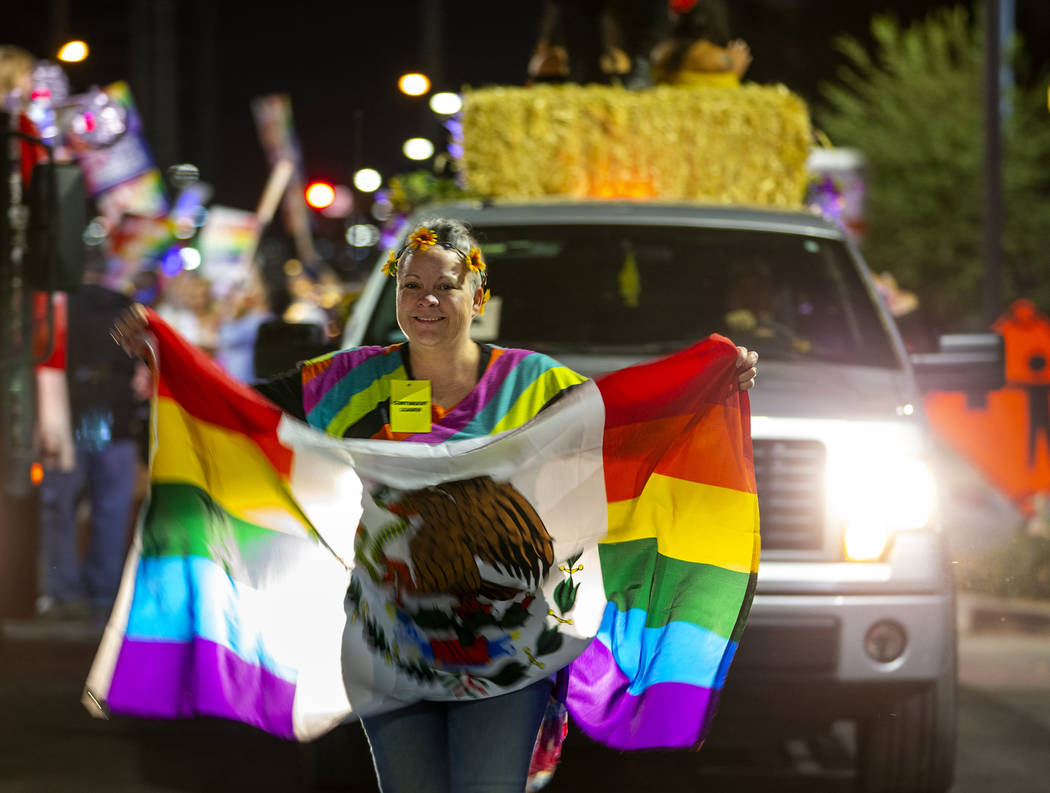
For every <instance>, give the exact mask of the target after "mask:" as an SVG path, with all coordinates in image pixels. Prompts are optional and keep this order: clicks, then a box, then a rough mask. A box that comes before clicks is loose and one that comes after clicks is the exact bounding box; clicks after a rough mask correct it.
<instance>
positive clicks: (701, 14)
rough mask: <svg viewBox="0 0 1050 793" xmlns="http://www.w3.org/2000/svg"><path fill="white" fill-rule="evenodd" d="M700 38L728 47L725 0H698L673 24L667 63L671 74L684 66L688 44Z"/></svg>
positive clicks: (727, 10)
mask: <svg viewBox="0 0 1050 793" xmlns="http://www.w3.org/2000/svg"><path fill="white" fill-rule="evenodd" d="M701 39H703V40H706V41H710V42H711V43H712V44H714V45H716V46H719V47H725V46H726V45H727V44H729V8H728V6H727V5H726V3H725V0H697V3H696V5H694V6H693V7H692V8H691V9H690V10H689V11H687V12H686V13H684V14H682V15H680V16H679V17H678V18H677V19H676V20H675V21H674V24H673V26H672V27H671V43H672V47H671V54H670V55H668V56H667V65H666V67H665V69H666V71H667V73H668V74H674V73H675V72H677V71H678V70H679V69H681V68H682V63H683V62H684V61H685V56H686V54H687V53H688V52H689V48H690V47H691V46H693V44H695V43H696V42H698V41H700V40H701Z"/></svg>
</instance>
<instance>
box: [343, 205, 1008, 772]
mask: <svg viewBox="0 0 1050 793" xmlns="http://www.w3.org/2000/svg"><path fill="white" fill-rule="evenodd" d="M424 217H455V218H458V219H460V220H463V221H465V222H466V223H468V224H469V225H471V226H472V227H473V229H474V231H475V232H476V234H477V236H478V237H479V239H480V241H481V243H482V248H483V252H484V255H485V258H486V260H487V261H488V262H489V267H490V270H489V272H490V284H489V285H490V287H491V290H492V300H491V302H490V304H489V306H488V310H487V311H486V313H485V315H484V317H482V318H480V319H479V320H478V321H477V322H476V325H475V328H474V331H475V337H476V338H478V339H480V340H485V341H490V342H493V343H496V344H502V345H506V346H514V347H526V348H529V349H533V350H539V351H542V352H545V353H548V354H550V355H552V356H554V357H555V358H557V359H559V360H560V361H562V362H563V363H565V364H566V365H567V366H569V367H571V368H573V369H576V370H577V371H579V372H582V373H584V374H587V375H596V374H599V373H601V372H606V371H611V370H614V369H618V368H621V367H624V366H628V365H630V364H633V363H636V362H639V361H642V360H645V359H649V358H653V357H658V356H662V355H665V354H669V353H671V352H673V351H675V350H677V349H680V348H682V347H684V346H686V345H688V344H691V343H692V342H694V341H696V340H697V339H700V338H702V337H704V336H706V335H708V334H710V333H713V332H718V333H723V334H725V335H727V336H729V337H730V338H731V339H733V340H734V341H735V342H736V343H738V344H743V345H746V346H748V347H750V348H752V349H755V350H758V351H759V353H760V354H761V362H760V374H759V379H758V386H757V388H756V389H755V390H754V391H752V392H751V404H752V415H753V418H752V437H753V443H754V461H755V471H756V476H757V481H758V495H759V504H760V509H761V520H762V532H761V533H762V558H761V564H760V566H759V571H758V588H757V594H756V597H755V600H754V606H753V609H752V612H751V618H750V622H749V624H748V627H747V629H746V630H745V632H744V635H743V639H742V641H741V645H740V650H739V653H738V654H737V657H736V660H735V662H734V664H733V668H732V670H731V672H730V675H729V680H728V683H727V685H726V689H725V693H724V696H723V699H722V705H721V707H720V710H719V715H718V717H717V719H716V722H715V727H714V734H715V735H718V736H721V735H723V734H725V735H731V734H732V733H733V732H734V730H736V728H737V726H739V725H741V724H745V725H746V733H747V734H749V735H754V734H756V732H758V731H771V732H774V733H777V734H782V735H784V736H805V735H808V734H813V733H816V732H819V731H822V730H826V729H828V728H829V726H830V725H831V724H832V723H834V722H837V721H842V720H851V721H854V722H855V723H856V725H857V730H856V740H857V763H858V781H859V782H860V787H861V789H863V790H865V791H871V792H875V791H879V792H881V791H891V790H892V791H912V792H914V793H918V792H919V791H922V792H923V793H938V792H940V793H943V791H946V790H947V789H948V788H949V787H950V785H951V781H952V769H953V765H954V754H955V684H956V675H955V670H956V650H955V648H956V642H955V627H954V626H955V619H954V617H955V610H954V590H953V580H952V574H951V567H950V564H949V561H948V557H947V554H946V550H945V537H944V528H943V527H942V525H941V521H940V518H939V512H938V509H937V492H936V486H935V481H934V473H933V471H932V469H931V464H930V445H929V437H928V431H927V426H926V422H925V419H924V416H923V410H922V403H921V401H920V396H921V390H920V387H940V388H951V389H962V390H967V389H969V390H975V391H979V390H986V389H988V388H993V387H997V385H998V384H999V382H1001V378H1002V346H1001V340H1000V339H999V338H998V337H997V336H994V335H975V336H946V337H943V338H942V339H941V342H942V352H940V353H934V354H927V355H923V356H911V357H909V355H908V354H907V353H906V351H905V348H904V346H903V344H902V342H901V338H900V335H899V333H898V331H897V329H896V327H895V326H894V322H893V319H892V318H891V316H890V315H889V313H888V312H887V311H886V310H885V308H884V306H883V304H882V302H881V301H880V300H879V299H878V297H877V293H876V291H875V288H874V285H873V282H872V279H871V276H870V274H869V272H868V270H867V268H866V266H865V264H864V262H863V261H862V259H861V257H860V256H859V254H858V252H857V251H856V250H855V249H854V248H853V247H852V246H851V245H850V244H849V242H848V241H847V240H846V238H845V237H844V235H843V233H842V232H841V231H840V230H839V229H838V228H837V227H836V226H835V225H833V224H831V223H829V222H827V221H825V220H823V219H821V218H818V217H816V216H814V215H811V214H806V213H801V212H780V211H767V210H758V209H736V208H727V207H705V206H697V205H673V204H659V203H652V202H638V203H633V202H594V203H586V202H577V201H563V202H552V203H544V204H538V203H521V204H513V203H506V204H501V203H485V204H481V203H477V204H473V203H464V204H447V205H441V206H433V207H430V208H428V210H427V211H426V212H425V213H422V214H421V215H420V216H419V217H417V218H413V219H412V221H411V222H410V224H409V228H412V227H414V225H415V223H416V222H417V221H418V220H419V219H421V218H424ZM384 260H385V253H384V255H383V256H381V257H380V259H379V261H380V263H381V262H382V261H384ZM403 338H404V337H403V336H402V335H401V332H400V330H399V329H398V327H397V324H396V322H395V319H394V282H393V280H392V279H390V278H387V277H385V276H383V275H382V274H381V273H380V272H379V268H378V265H377V268H376V271H375V272H374V273H373V274H372V276H371V278H370V279H369V281H368V282H367V284H366V286H365V288H364V290H363V292H362V294H361V296H360V298H359V299H358V301H357V303H356V305H355V308H354V311H353V314H352V316H351V318H350V320H349V322H348V324H347V327H346V332H345V335H344V339H343V341H344V343H345V344H346V345H360V344H391V343H393V342H395V341H400V340H402V339H403ZM742 732H743V731H742Z"/></svg>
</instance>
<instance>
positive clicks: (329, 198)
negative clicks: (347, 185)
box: [306, 182, 335, 209]
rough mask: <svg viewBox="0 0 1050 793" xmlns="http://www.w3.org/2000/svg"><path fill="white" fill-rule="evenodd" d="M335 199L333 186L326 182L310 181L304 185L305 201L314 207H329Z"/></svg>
mask: <svg viewBox="0 0 1050 793" xmlns="http://www.w3.org/2000/svg"><path fill="white" fill-rule="evenodd" d="M333 201H335V188H334V187H332V185H331V184H329V183H328V182H310V184H308V185H307V186H306V203H307V204H309V205H310V206H312V207H313V208H314V209H324V208H325V207H330V206H331V205H332V202H333Z"/></svg>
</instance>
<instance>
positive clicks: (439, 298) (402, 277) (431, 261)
mask: <svg viewBox="0 0 1050 793" xmlns="http://www.w3.org/2000/svg"><path fill="white" fill-rule="evenodd" d="M481 299H482V292H481V290H480V289H473V290H472V289H471V279H470V278H468V277H467V267H466V265H465V264H464V263H463V260H462V259H461V258H460V257H459V256H458V255H457V254H456V253H454V252H453V251H450V250H448V249H447V248H442V247H441V246H439V245H432V246H431V247H429V248H427V249H426V250H425V251H411V252H410V253H409V254H408V255H407V256H406V257H405V259H404V260H403V261H402V262H401V264H400V266H399V267H398V273H397V324H398V325H399V326H400V328H401V330H402V331H403V332H404V334H405V335H406V336H408V340H409V341H410V342H411V343H412V344H416V345H419V346H422V347H435V348H440V347H449V348H453V347H455V346H456V345H458V344H461V343H463V342H464V341H465V340H467V339H469V338H470V322H471V320H472V319H473V318H474V316H475V315H476V314H477V312H478V310H479V309H480V308H481Z"/></svg>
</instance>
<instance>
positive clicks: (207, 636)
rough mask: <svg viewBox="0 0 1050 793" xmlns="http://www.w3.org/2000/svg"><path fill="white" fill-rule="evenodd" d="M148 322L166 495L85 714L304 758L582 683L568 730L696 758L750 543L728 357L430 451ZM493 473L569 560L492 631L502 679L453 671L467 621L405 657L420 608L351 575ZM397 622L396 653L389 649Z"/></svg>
mask: <svg viewBox="0 0 1050 793" xmlns="http://www.w3.org/2000/svg"><path fill="white" fill-rule="evenodd" d="M150 321H151V329H152V330H153V332H154V334H155V336H156V339H157V350H156V354H157V369H156V372H157V382H158V393H157V396H156V399H155V401H154V418H155V422H156V438H155V442H154V445H153V449H152V450H151V454H152V464H151V474H150V479H151V491H150V499H149V503H148V506H147V507H146V509H145V510H144V512H143V515H142V516H141V517H140V525H139V528H138V531H137V532H136V538H135V542H134V544H133V547H132V550H131V553H130V556H129V559H128V561H127V564H126V567H125V576H124V581H123V582H122V586H121V592H120V595H119V596H118V602H117V604H116V606H115V608H114V611H113V615H112V616H111V619H110V622H109V625H108V626H107V628H106V631H105V634H104V636H103V640H102V644H101V646H100V648H99V652H98V654H97V656H96V659H95V663H94V664H93V666H92V669H91V671H90V673H89V676H88V680H87V685H86V688H85V694H84V703H85V705H86V706H88V708H89V710H91V711H92V713H94V714H95V715H105V713H106V712H107V711H113V712H118V713H124V714H129V715H136V716H145V717H157V718H181V717H189V716H196V715H206V716H220V717H225V718H231V719H237V720H240V721H243V722H246V723H249V724H253V725H255V726H258V727H260V728H262V729H264V730H266V731H268V732H270V733H273V734H275V735H279V736H282V737H286V738H295V739H298V740H310V739H312V738H315V737H317V736H318V735H320V734H322V733H323V732H325V731H326V730H328V729H330V728H331V727H332V726H334V725H335V724H336V723H338V722H339V721H340V720H343V719H345V718H347V717H349V716H351V715H362V714H364V715H367V714H368V713H371V712H380V711H381V710H384V709H389V708H391V707H397V706H399V705H404V704H407V703H408V702H411V701H413V699H419V698H423V697H430V698H438V699H460V698H466V697H477V696H488V695H494V694H498V693H501V692H502V691H507V690H513V688H517V687H520V686H521V685H525V684H527V683H528V682H530V681H532V680H536V679H539V678H541V677H546V676H549V675H550V674H552V673H553V672H555V671H557V670H558V669H559V668H563V667H567V668H568V669H569V683H568V702H567V704H568V707H569V711H570V712H571V714H572V716H573V718H574V719H575V720H576V722H577V723H578V724H579V726H580V727H581V728H582V729H583V730H584V731H585V732H587V733H588V734H589V735H591V736H592V737H594V738H596V739H598V740H600V741H602V742H603V743H606V744H608V745H610V746H614V747H617V748H649V747H684V746H695V745H697V744H698V743H699V742H701V741H702V740H703V737H704V734H705V732H706V730H707V728H708V726H709V725H710V721H711V718H712V716H713V714H714V710H715V707H716V704H717V699H718V696H717V695H718V691H719V690H720V688H721V686H722V684H723V682H724V680H725V675H726V672H727V670H728V668H729V664H730V662H731V660H732V657H733V654H734V652H735V649H736V644H737V641H738V640H739V637H740V633H741V631H742V629H743V626H744V623H745V621H746V618H747V614H748V610H749V607H750V603H751V598H752V593H753V588H754V580H755V570H756V568H757V562H758V550H759V544H758V502H757V498H756V495H755V486H754V473H753V467H752V463H751V446H750V427H749V409H748V401H747V397H746V395H744V394H741V392H740V391H739V390H738V389H737V388H736V386H735V383H734V382H733V381H734V379H735V358H736V351H735V349H734V348H733V346H732V344H731V343H729V342H728V340H726V339H722V338H720V337H712V338H711V339H708V340H706V341H704V342H701V343H699V344H697V345H695V346H694V347H692V348H690V349H688V350H685V351H683V352H682V353H679V354H678V355H675V356H672V357H670V358H667V359H663V360H661V361H657V362H655V363H652V364H647V365H643V366H638V367H633V368H630V369H626V370H622V371H620V372H616V373H614V374H612V375H609V376H607V377H604V378H602V379H600V380H599V381H597V383H595V382H593V381H587V382H584V383H581V384H580V385H577V386H573V387H572V388H570V389H569V390H568V391H566V392H565V394H564V395H563V397H562V398H561V399H559V400H558V401H556V402H555V403H554V404H553V405H551V406H550V407H548V408H547V409H545V410H543V411H542V412H541V413H540V414H539V415H538V416H537V417H536V418H534V419H532V420H530V421H528V422H527V423H526V424H524V425H523V426H521V427H519V428H518V429H514V430H511V431H508V432H504V433H499V434H497V435H494V436H489V437H481V438H475V439H469V440H462V441H449V442H447V443H444V444H438V445H431V444H422V443H396V442H389V441H373V440H344V439H337V438H332V437H329V436H327V435H324V434H322V433H320V432H317V431H315V430H313V429H311V428H308V427H306V426H305V425H302V424H301V423H300V422H297V421H295V420H294V419H291V418H290V417H288V416H283V415H282V414H281V413H280V411H278V409H277V408H275V407H274V406H272V405H270V404H269V403H268V402H266V401H265V400H264V399H263V398H262V397H260V396H259V395H257V394H256V393H255V392H254V391H252V390H251V389H249V388H247V387H245V386H243V385H240V384H238V383H235V382H234V381H232V380H230V379H229V378H227V377H226V376H225V374H224V373H223V372H222V371H221V370H220V369H219V368H218V367H217V366H216V365H215V364H213V363H212V362H211V361H210V360H209V359H207V358H206V357H205V356H204V355H203V354H201V353H200V352H199V351H197V350H196V349H194V348H192V347H191V346H190V345H188V344H187V343H186V342H185V341H183V340H182V339H181V338H179V337H178V336H177V335H176V334H175V333H174V332H173V331H172V330H171V329H170V328H169V327H168V326H167V325H165V324H164V323H163V322H162V321H160V320H159V319H157V318H156V317H155V315H154V316H151V320H150ZM479 476H484V477H491V479H493V480H495V481H496V482H498V483H501V485H500V486H508V487H510V486H513V488H516V492H517V493H520V494H521V495H522V496H523V497H524V498H525V499H526V500H528V501H529V503H530V504H531V506H532V507H533V508H534V509H535V511H536V513H537V514H538V516H539V517H540V519H541V521H542V524H543V526H545V527H546V528H545V530H547V531H549V533H550V537H551V539H552V543H553V548H554V554H553V556H554V562H553V564H552V565H551V566H550V567H549V572H548V573H547V574H546V575H545V577H544V578H543V580H542V581H540V584H539V586H535V584H533V589H532V590H531V591H530V592H528V593H527V595H528V596H527V597H525V598H524V599H523V600H522V601H521V603H520V606H521V608H520V609H519V612H518V614H517V615H516V616H515V620H514V622H513V624H511V621H510V619H509V617H508V615H509V614H510V612H509V611H508V612H507V614H504V615H503V618H506V619H504V624H500V625H497V624H496V622H498V620H495V618H493V620H490V621H489V622H487V623H485V627H484V628H478V632H479V634H480V635H479V636H478V637H477V638H478V641H479V642H480V644H478V645H477V646H478V647H481V646H484V645H487V647H488V648H489V651H491V652H490V653H487V654H486V657H487V655H488V654H491V656H492V665H491V666H488V667H480V666H465V665H462V664H461V665H460V666H455V665H454V664H453V666H452V667H450V666H449V663H448V660H447V659H448V658H450V657H453V656H454V655H455V654H450V653H449V652H448V651H449V646H448V645H450V644H452V643H454V642H456V641H460V640H459V639H457V631H459V633H458V635H462V634H461V629H462V627H463V626H462V625H459V626H458V629H455V628H454V629H450V631H449V635H448V637H442V636H437V640H434V635H430V636H429V637H424V640H423V642H422V644H421V645H420V647H422V648H423V657H424V658H429V661H426V660H424V661H422V662H420V660H419V659H420V656H419V655H418V654H417V655H416V657H414V658H412V659H410V660H411V662H410V661H409V659H408V656H407V655H406V656H404V657H399V655H398V654H399V653H405V652H406V650H405V647H406V643H407V641H408V639H409V638H411V637H412V636H418V635H419V634H420V630H419V626H412V625H409V624H408V623H409V622H411V620H408V621H407V622H406V621H405V620H403V619H402V617H403V616H405V614H404V613H403V610H407V609H408V606H407V605H406V604H407V603H410V602H411V601H412V597H413V596H414V593H412V592H410V591H405V590H401V589H398V590H397V593H398V597H397V599H396V602H395V600H394V599H390V600H389V601H387V602H386V604H385V607H383V604H382V603H380V602H378V601H376V602H374V603H373V607H372V609H371V612H369V611H368V610H366V609H363V608H362V607H361V605H360V604H361V603H362V602H364V603H365V605H368V603H367V597H368V594H369V588H370V587H371V591H372V592H373V594H374V593H376V592H378V593H380V596H384V595H382V592H383V590H382V587H383V582H382V581H381V580H377V579H375V578H373V579H372V580H369V579H368V578H367V576H366V575H365V573H366V571H364V570H362V567H361V560H359V562H358V563H357V564H355V547H354V545H355V533H357V532H358V526H359V524H361V525H362V526H363V525H365V524H366V523H367V522H368V520H369V517H368V516H369V514H370V513H369V510H372V513H375V511H376V510H377V509H379V507H383V506H384V505H383V504H382V503H381V502H382V501H384V500H389V493H390V490H391V488H401V489H402V491H403V492H406V493H408V495H409V496H413V495H418V494H419V493H422V492H424V491H426V490H433V489H435V488H438V489H440V488H441V487H444V486H447V485H449V484H455V483H460V482H464V481H466V482H471V481H475V480H474V479H471V477H475V478H476V477H479ZM412 488H415V489H414V490H413V489H412ZM397 503H398V502H395V503H394V505H395V507H396V506H397ZM404 503H406V504H407V503H409V502H407V501H405V502H404ZM377 504H378V507H377V506H376V505H377ZM471 506H476V505H471ZM387 514H389V513H387ZM486 514H487V513H486ZM363 515H364V518H363V517H362V516H363ZM371 525H372V527H373V528H374V527H375V526H376V525H378V524H371ZM380 534H382V533H380ZM372 537H377V535H376V534H373V535H372ZM380 547H383V548H384V549H385V551H390V550H392V549H393V548H394V545H386V546H380ZM358 550H360V547H359V548H358ZM384 558H385V557H384ZM363 561H364V562H367V558H366V559H365V560H363ZM373 561H375V560H374V559H373ZM367 572H372V571H367ZM352 581H353V582H354V583H351V582H352ZM362 581H363V583H364V589H365V593H364V601H362V595H361V582H362ZM373 583H376V585H375V586H373ZM348 586H349V587H350V591H349V593H348ZM441 597H443V598H445V599H447V596H446V595H442V596H441ZM351 601H352V602H353V606H354V607H351ZM470 603H472V604H477V601H476V600H471V601H470ZM482 606H483V604H482ZM479 608H480V607H479ZM555 609H557V611H556V610H555ZM419 613H423V609H422V608H421V610H420V611H419V612H417V614H419ZM483 614H487V615H489V616H492V614H491V612H489V611H485V610H484V609H483V608H481V610H480V611H476V612H474V613H472V615H471V618H472V619H478V618H480V616H481V615H483ZM348 615H349V617H350V618H349V619H348ZM426 615H427V618H428V620H430V621H431V623H433V621H434V620H435V614H434V613H433V612H432V611H426ZM373 616H374V618H373ZM409 616H411V615H409ZM453 617H455V615H452V616H450V618H449V619H450V620H453ZM384 619H386V620H388V621H387V622H385V623H384V622H383V621H382V620H384ZM455 619H458V617H455ZM453 621H454V620H453ZM384 629H385V630H386V631H387V633H386V635H387V636H388V637H390V638H393V639H395V641H389V642H388V641H386V640H382V641H379V640H377V638H376V637H377V635H382V633H381V632H382V630H384ZM395 630H400V631H402V632H401V633H400V634H398V635H395V636H393V637H391V635H390V632H391V631H395ZM595 637H596V638H595ZM428 638H429V639H430V643H429V645H427V639H428ZM398 642H400V643H401V644H400V649H399V645H398ZM474 646H475V645H473V644H472V645H471V646H470V648H468V647H466V646H464V647H462V648H460V650H461V653H460V655H461V656H462V657H466V656H469V655H470V653H471V652H472V649H471V648H474ZM436 647H440V648H441V649H442V650H443V651H444V652H443V653H440V654H439V653H437V652H433V653H431V654H430V655H429V656H427V655H426V653H427V652H428V651H429V650H430V649H433V648H436ZM440 659H445V660H444V661H442V660H440ZM573 659H575V660H573ZM471 663H472V664H473V663H475V662H474V661H472V662H471ZM428 664H429V665H428ZM570 664H571V665H570ZM508 670H509V672H508ZM511 673H512V674H511Z"/></svg>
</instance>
